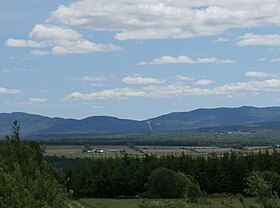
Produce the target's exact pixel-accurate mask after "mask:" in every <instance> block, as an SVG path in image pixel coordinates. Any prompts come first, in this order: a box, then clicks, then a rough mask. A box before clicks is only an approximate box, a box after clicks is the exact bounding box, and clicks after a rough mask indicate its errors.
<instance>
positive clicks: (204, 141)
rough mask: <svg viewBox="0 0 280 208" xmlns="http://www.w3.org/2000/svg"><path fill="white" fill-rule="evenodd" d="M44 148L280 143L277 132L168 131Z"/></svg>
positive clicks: (57, 141) (58, 141) (52, 142)
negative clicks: (65, 146)
mask: <svg viewBox="0 0 280 208" xmlns="http://www.w3.org/2000/svg"><path fill="white" fill-rule="evenodd" d="M38 141H39V142H40V144H46V145H86V144H88V145H131V144H133V145H136V146H137V145H150V146H216V147H233V148H243V147H247V146H271V145H277V144H280V131H276V130H273V131H272V130H259V131H255V132H202V133H199V132H193V131H183V132H171V133H155V134H153V133H151V134H135V135H116V136H103V137H92V138H76V139H49V140H38Z"/></svg>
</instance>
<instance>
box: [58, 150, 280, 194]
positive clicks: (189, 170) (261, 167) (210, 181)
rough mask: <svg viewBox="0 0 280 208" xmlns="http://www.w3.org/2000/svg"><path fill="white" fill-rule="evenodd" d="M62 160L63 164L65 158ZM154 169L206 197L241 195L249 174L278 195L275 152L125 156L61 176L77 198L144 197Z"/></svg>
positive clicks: (94, 162) (97, 161)
mask: <svg viewBox="0 0 280 208" xmlns="http://www.w3.org/2000/svg"><path fill="white" fill-rule="evenodd" d="M57 160H59V158H57ZM62 160H63V158H62ZM64 160H66V161H67V159H66V158H64ZM78 162H80V161H78ZM57 164H58V163H57ZM158 168H166V169H169V170H173V171H175V172H180V173H182V174H184V175H187V176H192V177H193V178H194V180H195V181H197V182H198V184H199V186H200V189H201V190H202V191H203V192H204V193H207V194H214V193H231V194H244V189H245V188H246V178H247V177H249V176H250V174H251V173H252V172H253V171H259V172H261V173H264V175H266V176H267V178H270V179H271V180H273V181H272V182H271V183H273V184H275V185H274V186H273V189H274V191H275V192H277V193H280V176H279V174H280V154H279V153H277V152H274V153H273V154H269V153H259V154H256V155H247V156H243V155H239V154H234V153H233V154H226V155H224V156H222V157H218V156H215V155H213V156H210V157H191V156H187V155H182V156H180V157H175V156H162V157H155V156H148V155H146V156H145V157H144V158H137V157H129V156H127V155H125V156H122V157H117V158H114V159H113V158H99V159H92V160H86V161H84V162H83V163H80V164H79V165H77V166H75V167H72V168H68V169H66V170H65V174H66V175H67V177H68V178H69V179H70V180H69V183H68V188H70V189H73V190H74V191H75V194H76V196H78V197H104V198H110V197H117V196H120V195H126V196H135V195H142V196H145V197H146V196H148V195H147V192H148V191H149V190H148V186H147V184H148V182H149V177H150V176H151V174H152V173H153V171H154V170H156V169H158Z"/></svg>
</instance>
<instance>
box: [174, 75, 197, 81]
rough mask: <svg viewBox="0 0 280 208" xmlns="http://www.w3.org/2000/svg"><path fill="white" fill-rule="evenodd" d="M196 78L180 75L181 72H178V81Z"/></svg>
mask: <svg viewBox="0 0 280 208" xmlns="http://www.w3.org/2000/svg"><path fill="white" fill-rule="evenodd" d="M193 79H194V78H192V77H188V76H182V75H180V74H178V75H177V76H176V80H177V81H191V80H193Z"/></svg>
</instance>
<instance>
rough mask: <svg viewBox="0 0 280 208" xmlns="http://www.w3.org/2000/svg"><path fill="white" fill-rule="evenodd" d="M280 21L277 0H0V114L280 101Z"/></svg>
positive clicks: (119, 113) (144, 115) (81, 113)
mask: <svg viewBox="0 0 280 208" xmlns="http://www.w3.org/2000/svg"><path fill="white" fill-rule="evenodd" d="M279 26H280V1H279V0H266V1H261V0H242V1H241V0H215V1H214V0H196V1H193V0H172V1H171V0H161V1H159V0H142V1H138V0H118V1H116V0H80V1H77V0H62V1H59V0H48V1H45V0H25V1H18V0H1V1H0V54H1V56H0V109H1V110H0V112H2V113H9V112H27V113H34V114H40V115H45V116H50V117H64V118H78V119H80V118H85V117H89V116H96V115H108V116H116V117H119V118H129V119H137V120H143V119H148V118H151V117H155V116H159V115H162V114H166V113H170V112H185V111H190V110H194V109H197V108H215V107H239V106H244V105H247V106H248V105H249V106H258V107H264V106H279V105H280V93H279V92H280V70H279V66H280V30H279V29H280V27H279Z"/></svg>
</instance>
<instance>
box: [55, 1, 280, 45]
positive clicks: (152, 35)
mask: <svg viewBox="0 0 280 208" xmlns="http://www.w3.org/2000/svg"><path fill="white" fill-rule="evenodd" d="M279 11H280V4H279V1H278V0H268V1H265V2H264V1H261V0H254V1H253V0H242V1H241V0H220V1H214V0H198V1H192V0H185V1H182V0H174V1H170V0H162V1H159V0H142V1H135V0H118V1H115V0H107V1H103V0H81V1H76V2H73V3H71V4H69V5H61V6H59V7H58V9H57V10H55V11H54V12H52V15H51V18H50V21H53V22H59V23H60V24H65V25H68V26H83V27H86V28H89V29H92V30H94V31H113V32H115V38H116V39H118V40H131V39H166V38H189V37H193V36H205V35H217V34H222V33H224V32H225V31H227V30H229V29H233V28H254V27H262V26H267V25H269V26H279V25H280V21H279V20H280V12H279Z"/></svg>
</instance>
